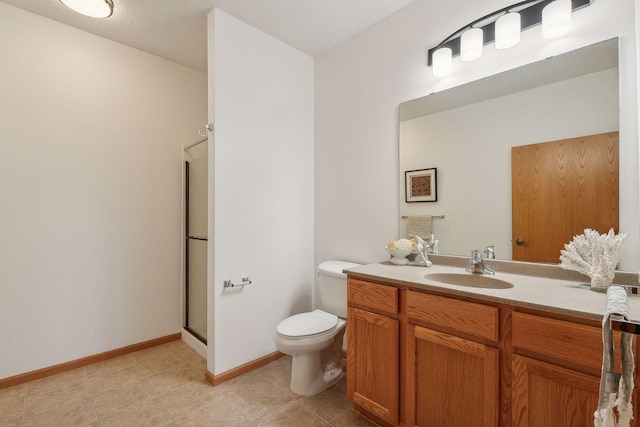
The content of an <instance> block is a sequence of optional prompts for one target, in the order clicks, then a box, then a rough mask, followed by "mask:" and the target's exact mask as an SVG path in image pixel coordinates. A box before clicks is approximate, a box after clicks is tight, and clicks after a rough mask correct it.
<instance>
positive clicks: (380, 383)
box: [347, 307, 399, 424]
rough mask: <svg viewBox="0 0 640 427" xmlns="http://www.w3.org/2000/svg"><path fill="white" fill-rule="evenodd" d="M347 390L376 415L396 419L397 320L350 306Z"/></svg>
mask: <svg viewBox="0 0 640 427" xmlns="http://www.w3.org/2000/svg"><path fill="white" fill-rule="evenodd" d="M348 315H349V318H348V322H347V324H348V325H349V338H348V353H347V393H348V396H349V399H351V400H352V401H353V403H355V404H356V405H359V406H360V407H362V408H364V409H365V410H367V411H369V412H371V413H372V414H374V415H376V416H378V417H379V418H381V419H383V420H385V421H387V422H389V423H391V424H397V422H398V334H399V332H398V321H397V320H394V319H391V318H388V317H386V316H381V315H379V314H374V313H370V312H368V311H365V310H361V309H358V308H354V307H349V313H348Z"/></svg>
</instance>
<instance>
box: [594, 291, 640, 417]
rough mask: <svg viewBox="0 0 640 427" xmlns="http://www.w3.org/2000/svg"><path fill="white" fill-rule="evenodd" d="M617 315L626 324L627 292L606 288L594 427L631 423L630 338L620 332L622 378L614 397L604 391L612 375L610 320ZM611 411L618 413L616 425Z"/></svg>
mask: <svg viewBox="0 0 640 427" xmlns="http://www.w3.org/2000/svg"><path fill="white" fill-rule="evenodd" d="M614 314H615V315H619V316H622V317H624V318H625V319H626V320H629V316H628V314H627V292H626V290H625V289H624V288H622V287H620V286H609V289H607V308H606V312H605V314H604V318H603V319H602V344H603V353H602V374H601V377H600V401H599V403H598V409H597V410H596V412H595V413H594V414H593V415H594V418H595V421H594V425H595V427H616V426H618V427H628V426H629V423H630V422H631V420H632V419H633V405H632V403H631V393H632V392H633V367H634V366H633V352H632V348H631V340H632V338H633V335H632V334H630V333H626V332H623V333H622V337H621V338H620V351H621V359H622V376H621V378H620V383H619V386H618V392H617V398H616V393H615V392H614V393H611V392H610V390H608V387H607V379H611V377H612V375H611V374H613V372H614V364H613V361H614V360H613V347H614V346H613V334H612V332H611V323H610V322H611V316H612V315H614ZM614 407H615V408H616V409H617V411H618V415H619V416H618V421H617V422H616V419H615V415H614Z"/></svg>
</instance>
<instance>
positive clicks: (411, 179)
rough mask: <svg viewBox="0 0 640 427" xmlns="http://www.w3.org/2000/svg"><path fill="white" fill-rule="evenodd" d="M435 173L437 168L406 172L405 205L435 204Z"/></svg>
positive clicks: (436, 198)
mask: <svg viewBox="0 0 640 427" xmlns="http://www.w3.org/2000/svg"><path fill="white" fill-rule="evenodd" d="M437 172H438V169H437V168H430V169H417V170H412V171H406V172H405V173H404V176H405V201H406V202H407V203H414V202H437V201H438V187H437V184H438V180H437V179H436V177H437Z"/></svg>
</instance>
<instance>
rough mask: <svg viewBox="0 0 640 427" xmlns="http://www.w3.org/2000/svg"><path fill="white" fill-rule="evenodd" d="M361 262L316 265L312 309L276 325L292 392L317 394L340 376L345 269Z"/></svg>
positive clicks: (334, 262) (344, 321) (278, 343)
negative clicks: (288, 364)
mask: <svg viewBox="0 0 640 427" xmlns="http://www.w3.org/2000/svg"><path fill="white" fill-rule="evenodd" d="M359 265H360V264H354V263H352V262H345V261H325V262H323V263H321V264H320V265H319V266H318V290H317V292H316V304H315V308H316V309H315V310H314V311H312V312H308V313H300V314H296V315H293V316H291V317H288V318H286V319H284V320H283V321H282V322H280V323H279V324H278V327H277V333H276V347H278V350H280V351H281V352H282V353H284V354H288V355H290V356H291V357H292V365H291V391H293V392H294V393H296V394H298V395H302V396H313V395H314V394H318V393H320V392H321V391H322V390H325V389H326V388H327V387H329V386H330V385H332V384H334V383H335V382H337V381H338V380H339V379H340V378H341V377H342V363H341V362H342V339H343V337H344V332H345V327H346V325H347V320H346V318H347V275H346V274H344V273H343V272H342V270H344V269H345V268H352V267H357V266H359Z"/></svg>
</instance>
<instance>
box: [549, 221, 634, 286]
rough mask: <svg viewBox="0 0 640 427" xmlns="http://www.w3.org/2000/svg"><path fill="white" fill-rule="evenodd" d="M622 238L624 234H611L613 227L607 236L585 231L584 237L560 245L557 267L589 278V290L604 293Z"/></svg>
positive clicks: (610, 277)
mask: <svg viewBox="0 0 640 427" xmlns="http://www.w3.org/2000/svg"><path fill="white" fill-rule="evenodd" d="M626 238H627V235H626V234H624V233H620V234H615V233H614V231H613V228H612V229H611V230H609V233H607V234H600V233H598V232H597V231H595V230H591V229H590V228H587V229H585V230H584V234H580V235H579V236H574V237H573V240H572V241H571V243H568V244H566V245H564V250H562V251H560V266H561V267H562V268H565V269H567V270H574V271H577V272H579V273H582V274H585V275H587V276H589V278H591V289H592V290H596V291H601V292H606V291H607V288H608V287H609V285H611V283H613V277H614V275H615V268H616V266H617V265H618V262H620V256H621V255H622V242H623V241H624V239H626Z"/></svg>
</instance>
